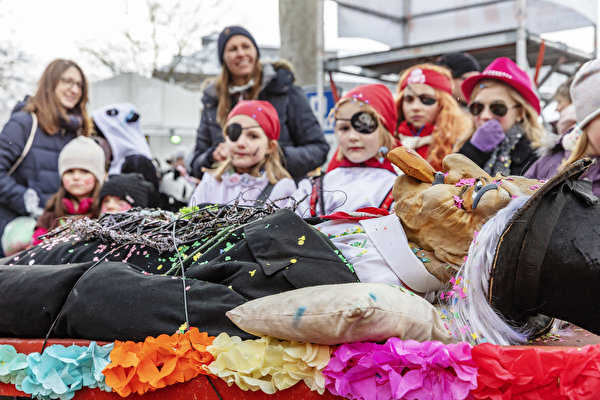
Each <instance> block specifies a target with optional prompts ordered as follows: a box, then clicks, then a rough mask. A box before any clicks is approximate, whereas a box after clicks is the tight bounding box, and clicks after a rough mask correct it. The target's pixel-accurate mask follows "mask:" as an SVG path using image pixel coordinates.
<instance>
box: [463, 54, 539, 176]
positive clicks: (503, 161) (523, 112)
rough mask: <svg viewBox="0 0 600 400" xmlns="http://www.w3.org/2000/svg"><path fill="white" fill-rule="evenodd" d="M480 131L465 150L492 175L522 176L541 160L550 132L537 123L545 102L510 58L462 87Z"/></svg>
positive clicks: (489, 68) (472, 78)
mask: <svg viewBox="0 0 600 400" xmlns="http://www.w3.org/2000/svg"><path fill="white" fill-rule="evenodd" d="M462 90H463V92H464V94H465V97H466V98H467V99H469V100H470V104H469V110H470V111H471V114H473V116H474V121H475V132H474V133H473V135H472V136H471V138H470V139H469V140H467V141H466V142H465V144H464V145H463V146H462V147H461V148H460V150H459V153H462V154H464V155H466V156H467V157H469V158H470V159H471V160H473V161H474V162H475V163H476V164H477V165H479V166H480V167H481V168H483V169H484V170H485V171H486V172H487V173H488V174H490V175H491V176H495V175H496V174H497V173H502V174H504V175H523V174H524V173H525V171H526V170H527V168H529V167H530V166H531V164H532V163H533V162H534V161H535V160H537V158H538V154H537V153H536V151H535V150H536V149H538V148H540V147H541V146H543V144H544V142H545V140H546V133H545V131H544V129H543V128H542V126H541V124H540V123H539V122H538V116H539V114H540V101H539V98H538V96H537V94H536V93H535V92H534V90H533V84H532V82H531V79H529V76H528V75H527V73H526V72H525V71H523V70H522V69H520V68H519V67H518V66H517V65H516V64H515V63H514V62H513V61H511V60H510V59H508V58H505V57H500V58H497V59H496V60H494V61H493V62H492V63H491V64H490V65H489V66H488V67H487V68H486V69H485V70H484V71H483V72H482V73H481V74H479V75H475V76H472V77H470V78H467V79H466V80H465V81H464V82H463V84H462Z"/></svg>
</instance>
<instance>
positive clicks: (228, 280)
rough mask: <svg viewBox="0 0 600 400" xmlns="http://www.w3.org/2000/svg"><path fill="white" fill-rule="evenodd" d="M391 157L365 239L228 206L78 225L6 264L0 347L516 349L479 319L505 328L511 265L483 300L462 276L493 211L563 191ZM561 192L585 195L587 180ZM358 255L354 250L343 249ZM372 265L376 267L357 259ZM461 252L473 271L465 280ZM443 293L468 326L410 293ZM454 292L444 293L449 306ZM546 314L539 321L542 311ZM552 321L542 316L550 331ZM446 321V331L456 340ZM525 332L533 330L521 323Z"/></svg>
mask: <svg viewBox="0 0 600 400" xmlns="http://www.w3.org/2000/svg"><path fill="white" fill-rule="evenodd" d="M390 158H391V160H392V162H394V163H395V164H396V165H397V166H398V167H399V168H401V169H402V170H403V171H404V172H405V174H404V175H401V176H399V177H398V178H397V180H396V183H395V186H394V197H395V201H396V205H395V210H396V215H391V216H390V215H386V216H383V217H379V218H370V219H366V220H364V221H358V224H359V226H360V227H361V229H362V230H363V232H358V230H357V231H356V232H347V234H344V232H341V233H340V229H339V228H340V226H342V225H343V224H348V223H349V222H348V221H352V223H356V221H354V220H353V219H356V218H360V217H362V216H365V215H367V216H375V217H378V215H377V213H357V214H353V213H351V214H346V215H342V216H343V219H338V220H333V219H332V220H330V221H325V222H322V223H319V224H317V225H316V226H314V227H313V226H312V225H310V224H309V223H307V221H305V220H303V219H301V218H300V217H298V216H297V215H296V214H295V213H294V212H293V211H292V210H288V209H281V210H277V209H275V208H273V207H269V206H268V205H267V206H266V207H238V206H236V205H235V204H234V205H215V206H209V207H205V208H202V209H200V210H198V211H195V212H191V213H181V214H172V213H168V212H162V211H156V210H139V209H137V210H135V209H134V210H130V211H129V212H126V213H117V214H112V215H105V216H104V217H102V218H101V219H99V220H97V221H90V220H79V221H74V222H73V223H72V224H71V225H68V227H69V229H70V231H68V233H69V235H62V236H60V235H58V233H57V236H56V237H51V238H49V239H47V240H46V241H45V242H44V243H43V244H41V245H38V246H36V247H33V248H31V249H29V250H27V251H24V252H22V253H20V254H18V255H16V256H14V257H11V258H5V259H3V260H2V262H1V263H0V264H4V265H0V302H1V303H0V304H2V307H1V308H0V321H2V322H1V323H0V335H2V336H16V337H38V338H39V337H45V336H51V337H63V338H79V337H82V338H86V339H94V340H109V341H112V340H134V341H142V340H144V339H145V338H146V337H147V336H158V335H160V334H162V333H169V334H170V333H172V332H174V331H176V330H178V329H179V328H180V327H182V326H183V327H184V329H185V327H186V326H187V327H189V326H197V327H199V328H200V329H201V330H202V331H206V332H208V333H209V334H210V335H217V334H219V333H221V332H226V333H228V334H230V335H236V336H240V337H241V338H250V337H253V335H270V336H274V337H278V338H281V339H290V340H301V341H307V342H313V343H322V344H336V343H344V342H351V341H380V340H385V339H387V338H389V337H400V338H402V339H414V340H420V341H426V340H439V341H442V342H446V343H448V342H452V341H455V340H457V339H461V340H465V339H468V340H469V341H473V338H474V337H475V336H473V334H475V333H476V332H479V339H476V340H481V339H483V340H487V341H497V342H502V341H503V340H504V341H507V342H510V341H513V339H511V338H508V339H506V337H507V336H506V335H509V334H510V333H511V332H513V331H514V328H513V327H512V325H508V324H506V323H505V319H507V320H515V321H516V322H518V323H521V322H520V321H519V319H518V318H519V317H520V315H516V314H504V315H505V317H504V319H503V318H501V317H497V319H498V320H499V321H500V322H502V324H504V325H502V324H498V325H497V326H495V325H486V324H485V323H482V324H480V321H479V316H478V314H477V313H479V312H482V311H490V313H491V314H493V315H496V316H497V314H496V313H495V311H494V309H493V308H492V307H496V304H500V302H499V301H498V299H499V298H497V297H495V293H497V291H498V286H497V282H498V280H499V279H500V278H499V277H500V276H501V274H500V271H505V270H506V268H504V267H502V268H501V267H500V264H498V263H496V264H495V265H494V268H495V269H494V271H493V272H492V274H491V275H490V276H491V277H492V278H493V279H494V288H493V290H490V291H487V288H486V287H484V288H483V289H481V290H479V291H473V287H474V286H475V285H473V283H477V284H478V285H483V286H485V285H487V281H488V280H487V277H486V275H485V273H484V274H483V275H482V278H481V279H482V281H481V282H474V281H473V280H472V278H461V276H465V277H466V276H471V275H467V274H468V273H471V272H470V271H465V269H468V268H471V269H477V268H478V267H479V266H476V267H472V266H471V267H469V262H471V260H476V259H477V257H475V253H483V251H480V250H479V249H478V248H477V247H476V246H477V245H478V244H480V243H481V239H480V238H481V237H482V236H484V235H483V233H484V232H485V231H486V227H487V226H488V225H489V222H491V221H492V220H494V219H493V218H492V217H493V216H494V215H495V214H496V213H497V212H498V211H499V210H503V209H506V208H507V206H510V205H512V204H514V203H515V202H516V201H515V200H517V201H518V200H520V199H521V198H523V199H525V198H528V196H530V195H531V194H532V193H536V192H539V193H544V195H543V196H534V197H532V199H533V198H540V197H541V198H543V199H545V198H546V197H547V196H548V195H549V193H554V191H553V190H550V191H546V190H544V191H542V190H541V189H540V186H541V183H540V182H538V181H537V180H529V179H525V178H522V177H506V176H500V175H498V176H496V177H493V178H492V177H490V176H489V175H487V174H486V173H485V172H484V171H483V170H481V169H480V168H479V167H477V166H476V165H475V164H473V163H472V162H470V161H469V160H468V159H467V158H465V157H464V156H461V155H450V156H448V157H446V159H445V160H444V163H443V172H436V171H434V170H433V168H431V167H430V166H429V164H427V163H426V162H425V161H424V160H423V159H422V158H421V157H420V156H418V154H416V153H413V152H411V151H410V150H406V149H403V148H398V149H396V150H394V151H393V152H392V153H391V154H390ZM575 176H576V174H574V175H573V176H569V177H568V178H569V179H571V178H573V177H575ZM554 181H556V180H554ZM551 182H552V181H551ZM561 182H563V181H561ZM564 182H565V185H567V187H573V188H576V189H577V191H580V190H579V189H580V186H581V185H580V184H579V183H578V182H577V181H571V180H566V181H564ZM541 187H542V188H545V187H546V186H541ZM553 187H554V186H553ZM561 187H562V186H561ZM565 190H566V189H565ZM573 191H574V192H577V191H576V190H575V189H574V190H573ZM567 192H568V191H567ZM523 196H527V197H523ZM515 197H517V199H515V200H513V199H514V198H515ZM577 198H578V197H577ZM577 198H576V199H575V200H573V201H579V200H577ZM589 199H590V200H591V199H592V198H591V197H589ZM529 201H531V200H529ZM520 204H521V205H522V204H523V201H521V203H520ZM586 207H587V206H586ZM531 208H532V207H529V208H528V209H531ZM522 209H525V207H523V208H522ZM594 209H595V208H594ZM592 211H593V210H592ZM583 212H588V209H587V208H586V209H585V210H583ZM484 224H485V225H484ZM504 226H505V224H502V225H501V229H500V232H502V231H503V228H504ZM482 227H483V228H482ZM478 231H479V234H477V236H476V239H475V241H473V237H474V236H475V234H476V232H478ZM330 232H337V233H335V234H332V233H330ZM548 232H549V230H548ZM55 233H56V232H55ZM353 234H359V235H363V236H361V241H360V242H359V241H358V240H357V241H351V240H349V239H348V238H349V237H351V236H352V235H353ZM364 235H366V237H365V236H364ZM363 237H365V239H364V240H363V239H362V238H363ZM572 237H574V236H572ZM569 240H570V239H569ZM496 241H497V239H496ZM472 242H473V243H472ZM490 243H492V245H490V246H491V247H489V248H486V251H487V252H488V253H491V254H492V255H494V254H495V242H494V241H493V240H492V241H490ZM353 244H356V248H357V250H358V251H355V252H352V251H348V248H354V247H355V246H352V245H353ZM344 246H346V247H344ZM361 246H363V247H361ZM492 247H493V248H492ZM340 248H341V249H344V250H343V251H340ZM401 248H402V249H404V250H403V251H402V252H400V249H401ZM406 249H408V254H407V252H406V251H405V250H406ZM490 249H491V250H490ZM500 249H502V250H503V249H504V248H503V247H502V246H500ZM513 250H514V246H512V247H511V248H510V250H509V253H511V254H512V252H513ZM365 251H366V253H364V252H365ZM370 253H373V254H375V256H373V257H371V258H370V259H369V261H368V262H362V258H363V257H365V259H368V257H366V256H365V254H370ZM467 253H469V255H468V256H467ZM525 253H526V252H525ZM498 254H499V255H500V254H504V253H501V252H498ZM465 256H466V259H467V263H466V264H464V265H463V267H462V270H461V271H460V272H459V273H458V275H457V278H455V277H454V275H455V271H456V269H458V267H459V266H460V265H462V264H463V262H464V259H465ZM499 259H500V258H499ZM415 260H416V261H418V262H417V263H415ZM590 265H591V264H590ZM386 268H388V269H389V270H390V271H391V273H390V272H389V271H387V270H386ZM485 268H486V267H484V268H479V269H480V270H483V269H485ZM371 269H377V270H378V271H380V272H381V273H382V276H383V275H385V277H384V278H383V279H382V280H381V281H383V282H386V280H387V279H397V280H398V282H399V284H398V285H397V286H390V285H389V284H383V283H377V282H380V281H378V279H379V277H380V275H378V274H375V275H374V276H373V275H371V271H370V270H371ZM424 271H425V272H424ZM392 273H393V274H392ZM392 275H393V276H392ZM508 275H510V274H508ZM592 275H593V274H592ZM361 276H362V277H363V278H361V279H360V280H361V282H362V283H357V282H358V280H359V279H358V278H359V277H361ZM589 278H590V277H589V276H588V279H589ZM365 281H367V282H369V281H370V283H364V282H365ZM448 281H450V282H451V283H453V291H454V296H453V297H452V298H451V299H450V304H451V305H452V307H453V308H452V309H450V307H448V310H447V313H448V312H449V311H452V313H453V315H456V313H458V315H459V316H460V318H459V319H455V320H452V321H450V320H449V318H448V317H446V319H441V318H440V317H439V314H438V312H437V311H436V310H435V308H434V307H433V306H432V305H431V304H430V303H428V302H427V301H426V300H425V299H424V298H422V297H420V296H418V295H415V293H414V291H413V290H410V289H414V288H415V287H417V288H419V289H421V288H423V289H421V290H420V292H421V294H422V295H423V296H424V297H427V298H430V297H431V296H428V293H427V292H428V291H430V292H432V291H437V290H438V289H440V288H441V286H442V284H443V283H447V282H448ZM466 282H471V284H467V283H466ZM540 282H541V281H540ZM388 283H389V282H388ZM461 285H462V286H461ZM471 285H472V286H471ZM503 287H504V284H503ZM507 287H508V286H507ZM540 287H542V286H540ZM544 287H545V286H544ZM461 292H462V295H461ZM488 294H490V295H491V296H492V297H490V298H491V299H492V300H490V301H491V302H492V306H490V305H489V304H488V302H487V297H486V296H487V295H488ZM463 295H464V298H463ZM505 295H506V297H504V296H505ZM448 296H449V294H448V292H447V291H445V290H444V289H442V295H441V297H443V298H444V301H445V300H446V299H447V297H448ZM511 296H513V297H514V294H511V293H508V294H506V293H503V297H502V298H503V299H506V298H508V299H510V298H511ZM540 298H542V299H543V297H540ZM455 299H456V303H455V302H454V300H455ZM570 304H571V303H570ZM551 311H552V310H546V309H544V313H545V314H547V315H553V313H552V312H551ZM473 312H475V314H473ZM518 312H520V313H522V314H526V313H525V312H524V311H518ZM567 314H568V313H567ZM446 315H448V314H446ZM474 315H476V316H477V318H475V317H474ZM573 315H574V314H570V315H566V314H564V313H560V315H556V316H558V317H560V318H562V319H565V320H571V321H572V322H574V323H576V324H578V325H580V326H583V327H586V328H588V329H590V330H591V328H593V327H591V326H590V325H591V324H582V323H581V321H580V319H581V318H571V319H570V318H569V317H570V316H573ZM578 316H579V314H578V315H577V316H576V317H578ZM539 320H541V321H542V322H541V323H540V322H539ZM548 320H549V318H548V317H538V316H535V317H534V318H533V321H534V322H536V323H537V325H536V326H538V325H540V326H543V327H545V326H547V325H548V324H547V321H548ZM232 321H233V322H232ZM444 321H446V322H449V321H450V322H452V323H451V324H450V325H449V326H448V328H449V329H450V330H451V331H452V333H453V335H450V334H449V332H448V330H447V329H446V327H445V326H444ZM482 321H488V319H485V318H483V319H482ZM529 322H530V321H526V324H527V323H529ZM459 323H460V324H461V325H459ZM478 324H479V325H478ZM480 325H481V326H480ZM465 326H467V327H469V329H470V331H469V332H467V333H465V332H463V331H465V329H464V327H465ZM502 327H505V328H506V329H505V330H502ZM461 328H463V329H462V331H461ZM518 329H519V331H520V332H524V331H525V330H526V331H531V329H530V328H529V327H528V326H527V325H526V326H525V327H524V329H525V330H524V329H523V326H520V327H518ZM496 332H500V333H499V334H498V335H496V336H497V337H496V336H494V334H495V333H496ZM536 332H537V330H536ZM518 338H520V339H523V338H524V336H523V335H521V336H519V337H518ZM520 339H519V340H520Z"/></svg>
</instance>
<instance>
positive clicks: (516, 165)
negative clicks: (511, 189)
mask: <svg viewBox="0 0 600 400" xmlns="http://www.w3.org/2000/svg"><path fill="white" fill-rule="evenodd" d="M458 152H459V153H460V154H464V155H465V156H467V157H469V158H470V159H471V161H473V162H474V163H475V164H477V165H479V166H480V167H481V168H482V169H483V168H484V167H485V163H486V162H487V161H488V160H489V159H490V156H491V155H492V152H491V151H489V152H485V151H481V150H479V149H478V148H477V147H475V146H473V145H472V144H471V141H470V140H468V141H466V142H465V144H464V145H463V146H462V147H461V148H460V150H459V151H458ZM510 157H511V160H512V161H511V164H510V174H511V175H519V176H520V175H523V174H524V173H525V171H527V169H528V168H529V167H531V164H533V163H534V162H535V161H536V160H537V159H538V155H537V154H536V152H535V150H533V149H532V148H531V142H530V141H529V140H528V139H527V138H526V137H522V138H521V140H519V142H518V143H517V145H516V146H515V148H514V150H513V151H512V152H511V153H510Z"/></svg>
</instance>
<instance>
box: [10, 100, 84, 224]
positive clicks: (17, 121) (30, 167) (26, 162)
mask: <svg viewBox="0 0 600 400" xmlns="http://www.w3.org/2000/svg"><path fill="white" fill-rule="evenodd" d="M22 105H24V104H23V103H20V105H18V106H17V107H16V108H15V110H14V111H13V113H12V115H11V117H10V119H9V120H8V122H7V123H6V125H4V128H3V129H2V132H0V236H1V234H2V232H3V231H4V227H5V226H6V224H7V223H8V222H10V221H11V220H13V219H14V218H16V217H17V216H19V215H28V213H27V211H26V210H25V203H24V201H23V194H24V193H25V190H27V188H32V189H33V190H35V191H36V193H37V194H38V197H39V198H40V202H39V207H41V208H44V207H45V206H46V202H47V201H48V199H49V198H50V197H51V196H52V195H53V194H54V193H56V192H57V191H58V189H59V187H60V176H59V174H58V155H59V154H60V151H61V150H62V149H63V147H65V145H66V144H67V143H69V142H70V141H71V140H72V139H74V138H75V137H76V136H77V132H76V131H65V130H63V131H62V132H59V133H56V134H54V135H49V134H47V133H46V132H44V131H43V130H42V129H41V128H40V127H39V126H38V128H37V130H36V134H35V138H34V140H33V144H32V146H31V149H30V150H29V153H27V156H26V157H25V159H23V162H22V163H21V164H20V165H19V167H18V168H17V169H16V170H15V171H14V172H13V174H12V175H10V176H8V175H7V172H8V171H9V170H10V169H11V167H12V166H13V164H14V163H15V162H16V161H17V159H18V158H19V157H20V156H21V154H22V152H23V149H24V147H25V143H26V142H27V139H28V138H29V134H30V132H31V127H32V124H33V119H32V117H31V114H29V113H27V112H22V111H16V109H17V108H20V106H22Z"/></svg>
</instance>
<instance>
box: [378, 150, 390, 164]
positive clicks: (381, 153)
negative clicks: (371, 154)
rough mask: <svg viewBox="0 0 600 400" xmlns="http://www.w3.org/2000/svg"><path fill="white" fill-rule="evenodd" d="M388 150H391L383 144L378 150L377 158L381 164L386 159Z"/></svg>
mask: <svg viewBox="0 0 600 400" xmlns="http://www.w3.org/2000/svg"><path fill="white" fill-rule="evenodd" d="M388 151H389V150H388V148H387V147H386V146H381V147H380V148H379V150H378V151H377V159H378V160H379V163H380V164H383V161H384V160H385V156H386V155H387V153H388Z"/></svg>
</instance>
